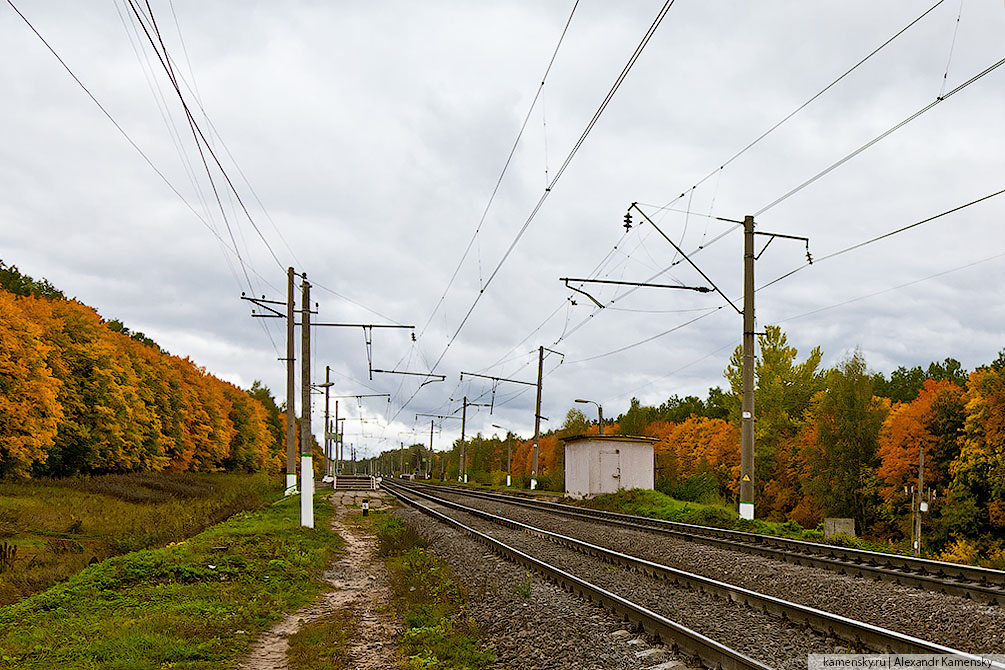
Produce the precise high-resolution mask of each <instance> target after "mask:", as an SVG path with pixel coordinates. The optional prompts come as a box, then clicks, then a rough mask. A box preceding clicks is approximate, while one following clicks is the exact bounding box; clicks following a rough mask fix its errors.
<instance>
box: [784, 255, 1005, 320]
mask: <svg viewBox="0 0 1005 670" xmlns="http://www.w3.org/2000/svg"><path fill="white" fill-rule="evenodd" d="M999 258H1005V253H1000V254H995V255H994V256H988V257H987V258H982V259H980V260H977V261H973V262H971V263H967V264H966V265H960V266H958V267H955V268H950V269H949V270H943V271H942V272H936V273H935V274H932V275H928V276H927V277H922V278H921V279H915V280H912V281H909V282H905V283H903V284H898V285H897V286H891V287H890V288H886V289H883V290H882V291H876V292H874V293H868V294H866V295H862V296H859V297H857V298H851V299H850V300H844V301H842V302H839V303H835V304H833V305H828V306H827V307H820V308H817V309H814V310H811V311H809V312H804V313H802V314H797V315H795V316H788V317H785V318H784V319H780V320H778V321H775V322H774V325H777V324H780V323H785V322H787V321H795V320H796V319H802V318H805V317H807V316H812V315H814V314H819V313H820V312H826V311H828V310H832V309H837V308H838V307H844V306H845V305H850V304H852V303H855V302H860V301H862V300H867V299H869V298H875V297H876V296H878V295H883V294H884V293H892V292H893V291H899V290H900V289H903V288H907V287H908V286H914V285H915V284H921V283H923V282H926V281H930V280H932V279H938V278H939V277H944V276H946V275H950V274H953V273H955V272H960V271H962V270H968V269H970V268H972V267H976V266H978V265H982V264H984V263H989V262H991V261H994V260H998V259H999Z"/></svg>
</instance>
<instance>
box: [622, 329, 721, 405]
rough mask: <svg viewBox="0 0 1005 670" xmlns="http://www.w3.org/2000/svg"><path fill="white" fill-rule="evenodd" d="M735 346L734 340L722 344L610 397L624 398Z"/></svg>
mask: <svg viewBox="0 0 1005 670" xmlns="http://www.w3.org/2000/svg"><path fill="white" fill-rule="evenodd" d="M736 346H737V343H736V342H730V343H728V344H724V345H723V346H721V347H719V348H718V349H716V350H714V351H710V352H708V353H707V354H705V355H704V356H702V357H700V358H696V359H694V360H693V361H691V362H690V363H687V364H685V365H682V366H680V367H679V368H675V369H674V370H673V371H671V372H669V373H668V374H665V375H663V376H661V377H657V378H656V379H652V380H650V381H648V382H646V383H645V384H642V385H641V386H636V387H635V388H632V389H629V390H627V391H624V392H622V393H620V394H618V395H615V396H612V399H617V398H624V397H627V396H628V395H630V394H635V393H637V392H638V391H641V390H642V389H644V388H646V387H647V386H652V385H653V384H655V383H657V382H660V381H663V380H664V379H667V378H669V377H673V376H674V375H676V374H678V373H679V372H682V371H684V370H687V369H688V368H689V367H691V366H692V365H697V364H698V363H701V362H702V361H703V360H705V359H707V358H711V357H712V356H715V355H716V354H718V353H719V352H721V351H722V350H723V349H727V348H729V347H734V348H735V347H736Z"/></svg>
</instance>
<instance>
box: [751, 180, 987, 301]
mask: <svg viewBox="0 0 1005 670" xmlns="http://www.w3.org/2000/svg"><path fill="white" fill-rule="evenodd" d="M1003 193H1005V189H1002V190H1000V191H995V192H994V193H989V194H988V195H985V196H982V197H980V198H977V199H976V200H971V201H970V202H967V203H964V204H962V205H959V206H957V207H953V208H952V209H947V210H946V211H944V212H940V213H939V214H936V215H934V216H930V217H928V218H927V219H922V220H921V221H916V222H914V223H911V224H908V225H906V226H902V227H901V228H897V229H896V230H891V231H890V232H888V233H883V234H882V235H877V236H876V237H873V238H871V239H868V240H865V241H864V242H859V243H857V244H853V245H851V246H850V247H845V248H844V249H840V250H838V251H835V252H833V253H830V254H827V255H826V256H821V257H820V258H815V259H814V260H813V264H814V265H816V264H819V263H820V262H822V261H825V260H828V259H830V258H834V257H836V256H840V255H841V254H846V253H848V252H849V251H854V250H855V249H861V248H862V247H864V246H866V245H869V244H873V243H874V242H879V241H880V240H885V239H886V238H888V237H892V236H893V235H897V234H898V233H903V232H904V231H907V230H910V229H912V228H917V227H918V226H920V225H923V224H926V223H930V222H932V221H935V220H936V219H941V218H942V217H944V216H948V215H949V214H953V213H954V212H958V211H960V210H961V209H966V208H967V207H970V206H972V205H976V204H978V203H981V202H984V201H985V200H990V199H991V198H994V197H997V196H999V195H1002V194H1003ZM807 267H809V266H808V265H800V266H799V267H797V268H796V269H794V270H791V271H789V272H786V273H785V274H783V275H782V276H780V277H777V278H775V279H772V280H771V281H769V282H768V283H767V284H764V285H763V286H760V287H758V289H757V290H758V291H760V290H761V289H765V288H767V287H769V286H771V285H772V284H777V283H778V282H780V281H782V280H783V279H787V278H788V277H791V276H792V275H794V274H796V273H797V272H799V271H800V270H804V269H806V268H807Z"/></svg>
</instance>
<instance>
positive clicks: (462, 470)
mask: <svg viewBox="0 0 1005 670" xmlns="http://www.w3.org/2000/svg"><path fill="white" fill-rule="evenodd" d="M467 422H468V397H467V396H464V400H462V401H461V462H460V463H459V464H458V465H459V467H458V470H457V481H461V480H462V479H463V480H464V483H465V484H467V483H468V456H467V454H466V453H465V450H464V427H465V425H466V424H467Z"/></svg>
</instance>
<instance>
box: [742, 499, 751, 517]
mask: <svg viewBox="0 0 1005 670" xmlns="http://www.w3.org/2000/svg"><path fill="white" fill-rule="evenodd" d="M740 518H741V519H753V518H754V503H749V502H741V503H740Z"/></svg>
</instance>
